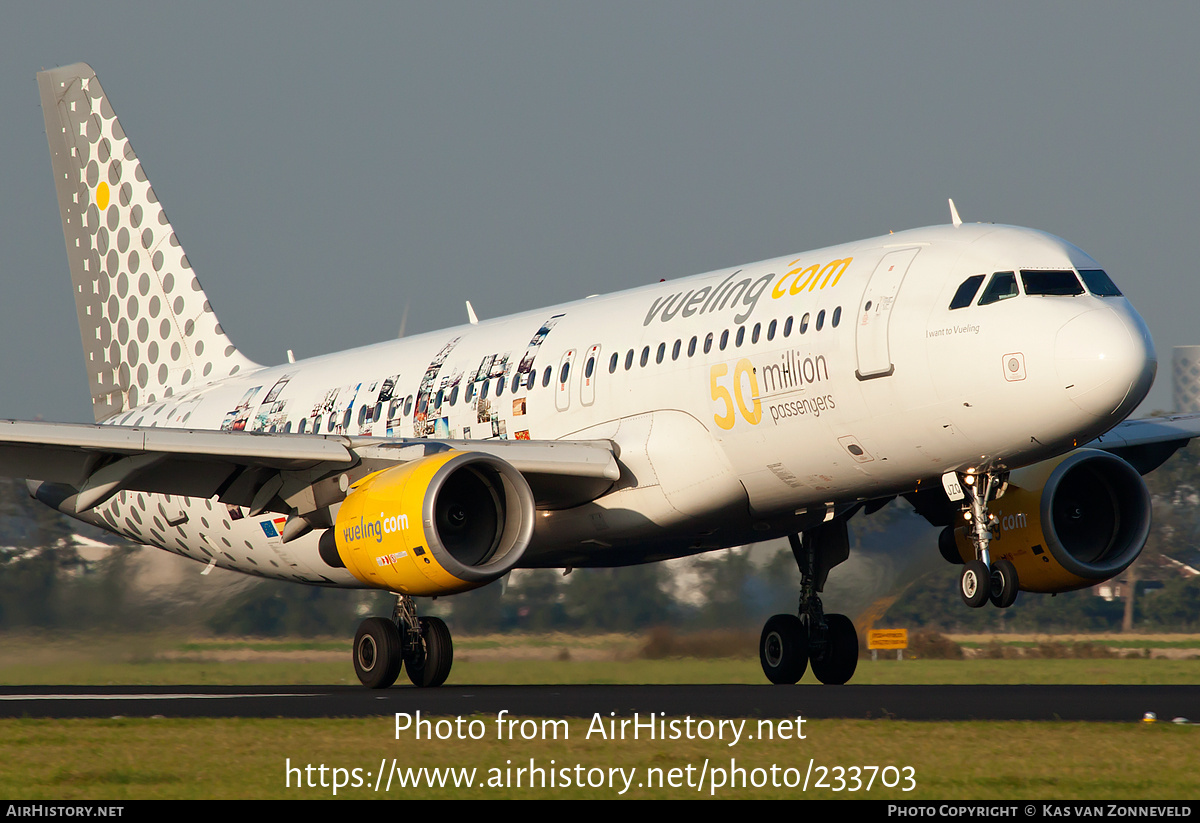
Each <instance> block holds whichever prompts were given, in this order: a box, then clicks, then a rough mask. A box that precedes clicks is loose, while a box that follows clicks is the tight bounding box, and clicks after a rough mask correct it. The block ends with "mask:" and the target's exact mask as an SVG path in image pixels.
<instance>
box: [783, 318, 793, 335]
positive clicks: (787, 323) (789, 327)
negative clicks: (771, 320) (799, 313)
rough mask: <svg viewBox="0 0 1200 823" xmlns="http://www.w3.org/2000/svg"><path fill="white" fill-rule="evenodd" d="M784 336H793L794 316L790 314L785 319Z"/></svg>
mask: <svg viewBox="0 0 1200 823" xmlns="http://www.w3.org/2000/svg"><path fill="white" fill-rule="evenodd" d="M783 336H784V337H791V336H792V318H791V316H790V315H789V316H788V319H787V320H785V321H783Z"/></svg>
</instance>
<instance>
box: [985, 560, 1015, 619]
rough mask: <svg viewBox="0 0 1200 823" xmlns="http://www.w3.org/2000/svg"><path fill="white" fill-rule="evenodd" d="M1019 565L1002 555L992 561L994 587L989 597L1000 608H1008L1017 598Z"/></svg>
mask: <svg viewBox="0 0 1200 823" xmlns="http://www.w3.org/2000/svg"><path fill="white" fill-rule="evenodd" d="M1020 586H1021V584H1020V581H1019V580H1018V579H1017V567H1016V566H1014V565H1013V564H1012V563H1011V562H1010V561H1008V560H1005V559H1004V558H1003V557H1001V558H1000V559H999V560H997V561H995V562H994V563H992V587H991V590H990V593H989V595H988V599H989V600H991V601H992V605H993V606H995V607H996V608H998V609H1007V608H1008V607H1009V606H1011V605H1012V604H1013V603H1015V602H1016V600H1017V593H1018V592H1019V591H1020V590H1021V589H1020Z"/></svg>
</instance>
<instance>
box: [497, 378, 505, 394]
mask: <svg viewBox="0 0 1200 823" xmlns="http://www.w3.org/2000/svg"><path fill="white" fill-rule="evenodd" d="M502 394H504V378H503V377H501V378H500V379H499V380H497V381H496V396H497V397H499V396H500V395H502Z"/></svg>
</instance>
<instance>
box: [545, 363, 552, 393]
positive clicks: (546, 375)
mask: <svg viewBox="0 0 1200 823" xmlns="http://www.w3.org/2000/svg"><path fill="white" fill-rule="evenodd" d="M552 369H553V367H552V366H547V367H546V371H545V372H543V373H542V388H543V389H544V388H546V387H547V386H549V385H550V373H551V370H552Z"/></svg>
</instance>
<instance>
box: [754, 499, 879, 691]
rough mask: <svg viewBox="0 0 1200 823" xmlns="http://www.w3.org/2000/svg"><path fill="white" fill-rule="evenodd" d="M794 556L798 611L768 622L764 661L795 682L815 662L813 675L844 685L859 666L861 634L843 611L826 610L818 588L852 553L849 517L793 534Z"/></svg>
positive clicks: (761, 652) (775, 675) (768, 671)
mask: <svg viewBox="0 0 1200 823" xmlns="http://www.w3.org/2000/svg"><path fill="white" fill-rule="evenodd" d="M788 542H789V543H790V544H791V546H792V555H793V556H794V557H795V558H796V565H797V566H799V567H800V576H801V582H800V607H799V614H798V615H792V614H777V615H775V616H774V617H772V618H771V619H770V620H768V621H767V623H766V625H765V626H763V630H762V637H761V638H760V640H759V644H758V656H759V661H760V662H761V663H762V669H763V673H764V674H765V675H766V676H767V679H768V680H770V681H771V682H772V683H776V684H780V685H782V684H788V685H791V684H794V683H796V682H798V681H799V680H800V678H801V677H803V676H804V670H805V669H806V668H807V667H808V666H809V664H811V665H812V671H813V674H814V675H816V677H817V679H818V680H820V681H821V682H822V683H825V684H827V685H841V684H843V683H845V682H847V681H848V680H850V678H851V677H853V676H854V670H855V668H857V667H858V632H856V631H855V630H854V623H853V622H851V620H850V618H848V617H846V616H845V615H844V614H825V613H824V610H823V609H822V607H821V598H820V596H819V594H818V593H819V592H821V591H822V590H823V589H824V588H825V579H826V578H827V577H828V576H829V570H830V569H832V568H833V567H834V566H836V565H837V564H839V563H841V562H842V561H843V560H845V559H846V557H847V556H848V555H849V553H850V545H849V541H848V539H847V536H846V523H845V521H833V522H830V523H826V524H823V525H821V526H819V527H817V528H815V529H810V530H808V531H806V532H804V535H803V539H801V537H800V536H799V535H794V534H793V535H789V536H788Z"/></svg>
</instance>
